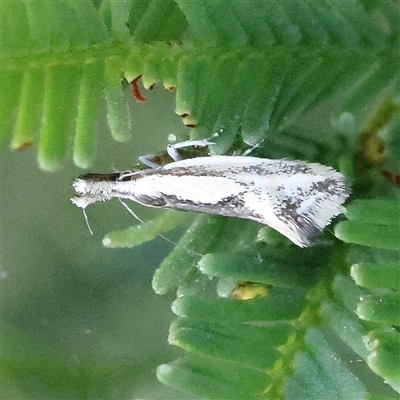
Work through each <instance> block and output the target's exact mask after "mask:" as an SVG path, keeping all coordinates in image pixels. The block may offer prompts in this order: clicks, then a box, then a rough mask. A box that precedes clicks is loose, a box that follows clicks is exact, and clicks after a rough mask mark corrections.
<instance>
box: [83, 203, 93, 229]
mask: <svg viewBox="0 0 400 400" xmlns="http://www.w3.org/2000/svg"><path fill="white" fill-rule="evenodd" d="M82 211H83V217H84V218H85V222H86V226H87V227H88V229H89V232H90V234H91V235H92V236H93V231H92V228H91V227H90V224H89V218H88V216H87V214H86V209H85V208H82Z"/></svg>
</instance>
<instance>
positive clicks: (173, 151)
mask: <svg viewBox="0 0 400 400" xmlns="http://www.w3.org/2000/svg"><path fill="white" fill-rule="evenodd" d="M217 136H218V133H214V134H213V135H211V136H210V137H209V138H207V139H197V140H185V141H184V142H179V143H175V144H169V145H168V146H167V153H168V155H169V156H170V157H171V158H172V159H173V160H174V161H179V160H181V159H182V157H181V156H180V154H179V152H178V149H182V148H184V147H191V146H193V147H195V146H198V147H206V146H209V145H210V144H214V142H210V140H211V139H213V138H215V137H217Z"/></svg>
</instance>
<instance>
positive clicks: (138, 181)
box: [71, 155, 350, 247]
mask: <svg viewBox="0 0 400 400" xmlns="http://www.w3.org/2000/svg"><path fill="white" fill-rule="evenodd" d="M73 188H74V190H75V193H76V196H75V197H73V198H72V199H71V201H72V203H74V204H75V205H76V206H78V207H80V208H82V209H83V210H84V212H85V209H86V207H87V206H89V205H90V204H93V203H96V202H98V201H107V200H111V199H113V198H118V199H120V200H124V199H127V200H132V201H134V202H136V203H139V204H142V205H144V206H147V207H161V208H173V209H176V210H182V211H196V212H202V213H207V214H216V215H223V216H227V217H236V218H244V219H248V220H253V221H256V222H259V223H261V224H264V225H268V226H270V227H271V228H273V229H275V230H277V231H278V232H280V233H281V234H282V235H284V236H286V237H287V238H288V239H289V240H291V241H292V242H293V243H294V244H296V245H297V246H300V247H307V246H310V245H311V244H312V239H313V238H314V236H315V235H316V234H317V233H319V232H321V231H322V230H323V229H324V228H325V226H326V225H328V224H329V222H330V221H331V219H332V218H333V217H335V216H336V215H338V214H340V213H342V212H344V211H345V208H344V207H343V206H342V204H343V203H344V201H345V200H346V199H347V197H348V196H349V194H350V189H349V187H348V186H347V184H346V180H345V177H344V176H343V175H342V174H341V173H339V172H337V171H335V170H334V169H333V168H331V167H328V166H325V165H321V164H317V163H307V162H304V161H292V160H288V159H278V160H270V159H265V158H258V157H249V156H222V155H215V156H209V157H197V158H190V159H186V160H178V161H173V162H171V163H169V164H166V165H162V166H154V165H152V166H151V168H147V169H143V170H129V171H124V172H114V173H109V174H86V175H83V176H81V177H80V178H78V179H76V180H75V181H74V183H73ZM85 218H87V217H86V214H85Z"/></svg>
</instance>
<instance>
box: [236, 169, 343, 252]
mask: <svg viewBox="0 0 400 400" xmlns="http://www.w3.org/2000/svg"><path fill="white" fill-rule="evenodd" d="M302 164H303V166H306V168H307V170H303V172H300V171H298V172H297V173H295V174H292V175H290V174H282V173H281V174H279V173H278V174H276V176H270V177H268V179H266V180H262V179H257V180H255V183H254V188H253V190H252V191H248V192H246V193H244V194H243V196H244V199H245V200H244V201H245V202H246V203H247V204H252V205H253V213H254V215H255V216H258V218H252V219H254V220H257V221H258V222H261V223H264V224H267V225H269V226H271V227H272V228H274V229H276V230H277V231H279V232H280V233H282V234H283V235H285V236H286V237H288V238H289V239H290V240H291V241H292V242H294V243H295V244H297V245H298V246H300V247H306V246H309V245H310V244H311V239H312V238H313V237H314V236H315V235H316V234H317V233H319V232H320V231H322V230H323V229H324V227H325V226H326V225H328V223H329V222H330V221H331V219H332V218H333V217H335V216H336V215H338V214H340V213H342V212H344V210H345V209H344V207H343V206H342V204H343V202H344V201H345V200H346V198H347V197H348V195H349V193H350V190H349V188H348V187H347V186H346V183H345V178H344V176H343V175H342V174H340V173H338V172H336V171H335V170H334V169H332V168H330V167H326V166H323V165H320V164H306V163H302Z"/></svg>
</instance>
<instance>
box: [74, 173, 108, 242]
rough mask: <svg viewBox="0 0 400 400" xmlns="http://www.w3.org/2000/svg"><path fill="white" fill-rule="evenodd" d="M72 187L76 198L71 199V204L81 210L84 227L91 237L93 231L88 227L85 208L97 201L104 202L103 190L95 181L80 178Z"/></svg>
mask: <svg viewBox="0 0 400 400" xmlns="http://www.w3.org/2000/svg"><path fill="white" fill-rule="evenodd" d="M72 187H73V188H74V191H75V193H76V194H77V196H75V197H72V198H71V202H72V203H73V204H75V205H76V206H77V207H79V208H82V211H83V216H84V218H85V222H86V225H87V227H88V229H89V232H90V234H91V235H93V231H92V228H91V227H90V224H89V219H88V216H87V214H86V207H87V206H89V205H90V204H93V203H96V202H97V201H102V200H105V198H104V193H103V190H102V188H101V187H99V185H98V184H96V182H95V181H93V180H90V179H82V178H78V179H76V180H75V181H74V182H73V184H72Z"/></svg>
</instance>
